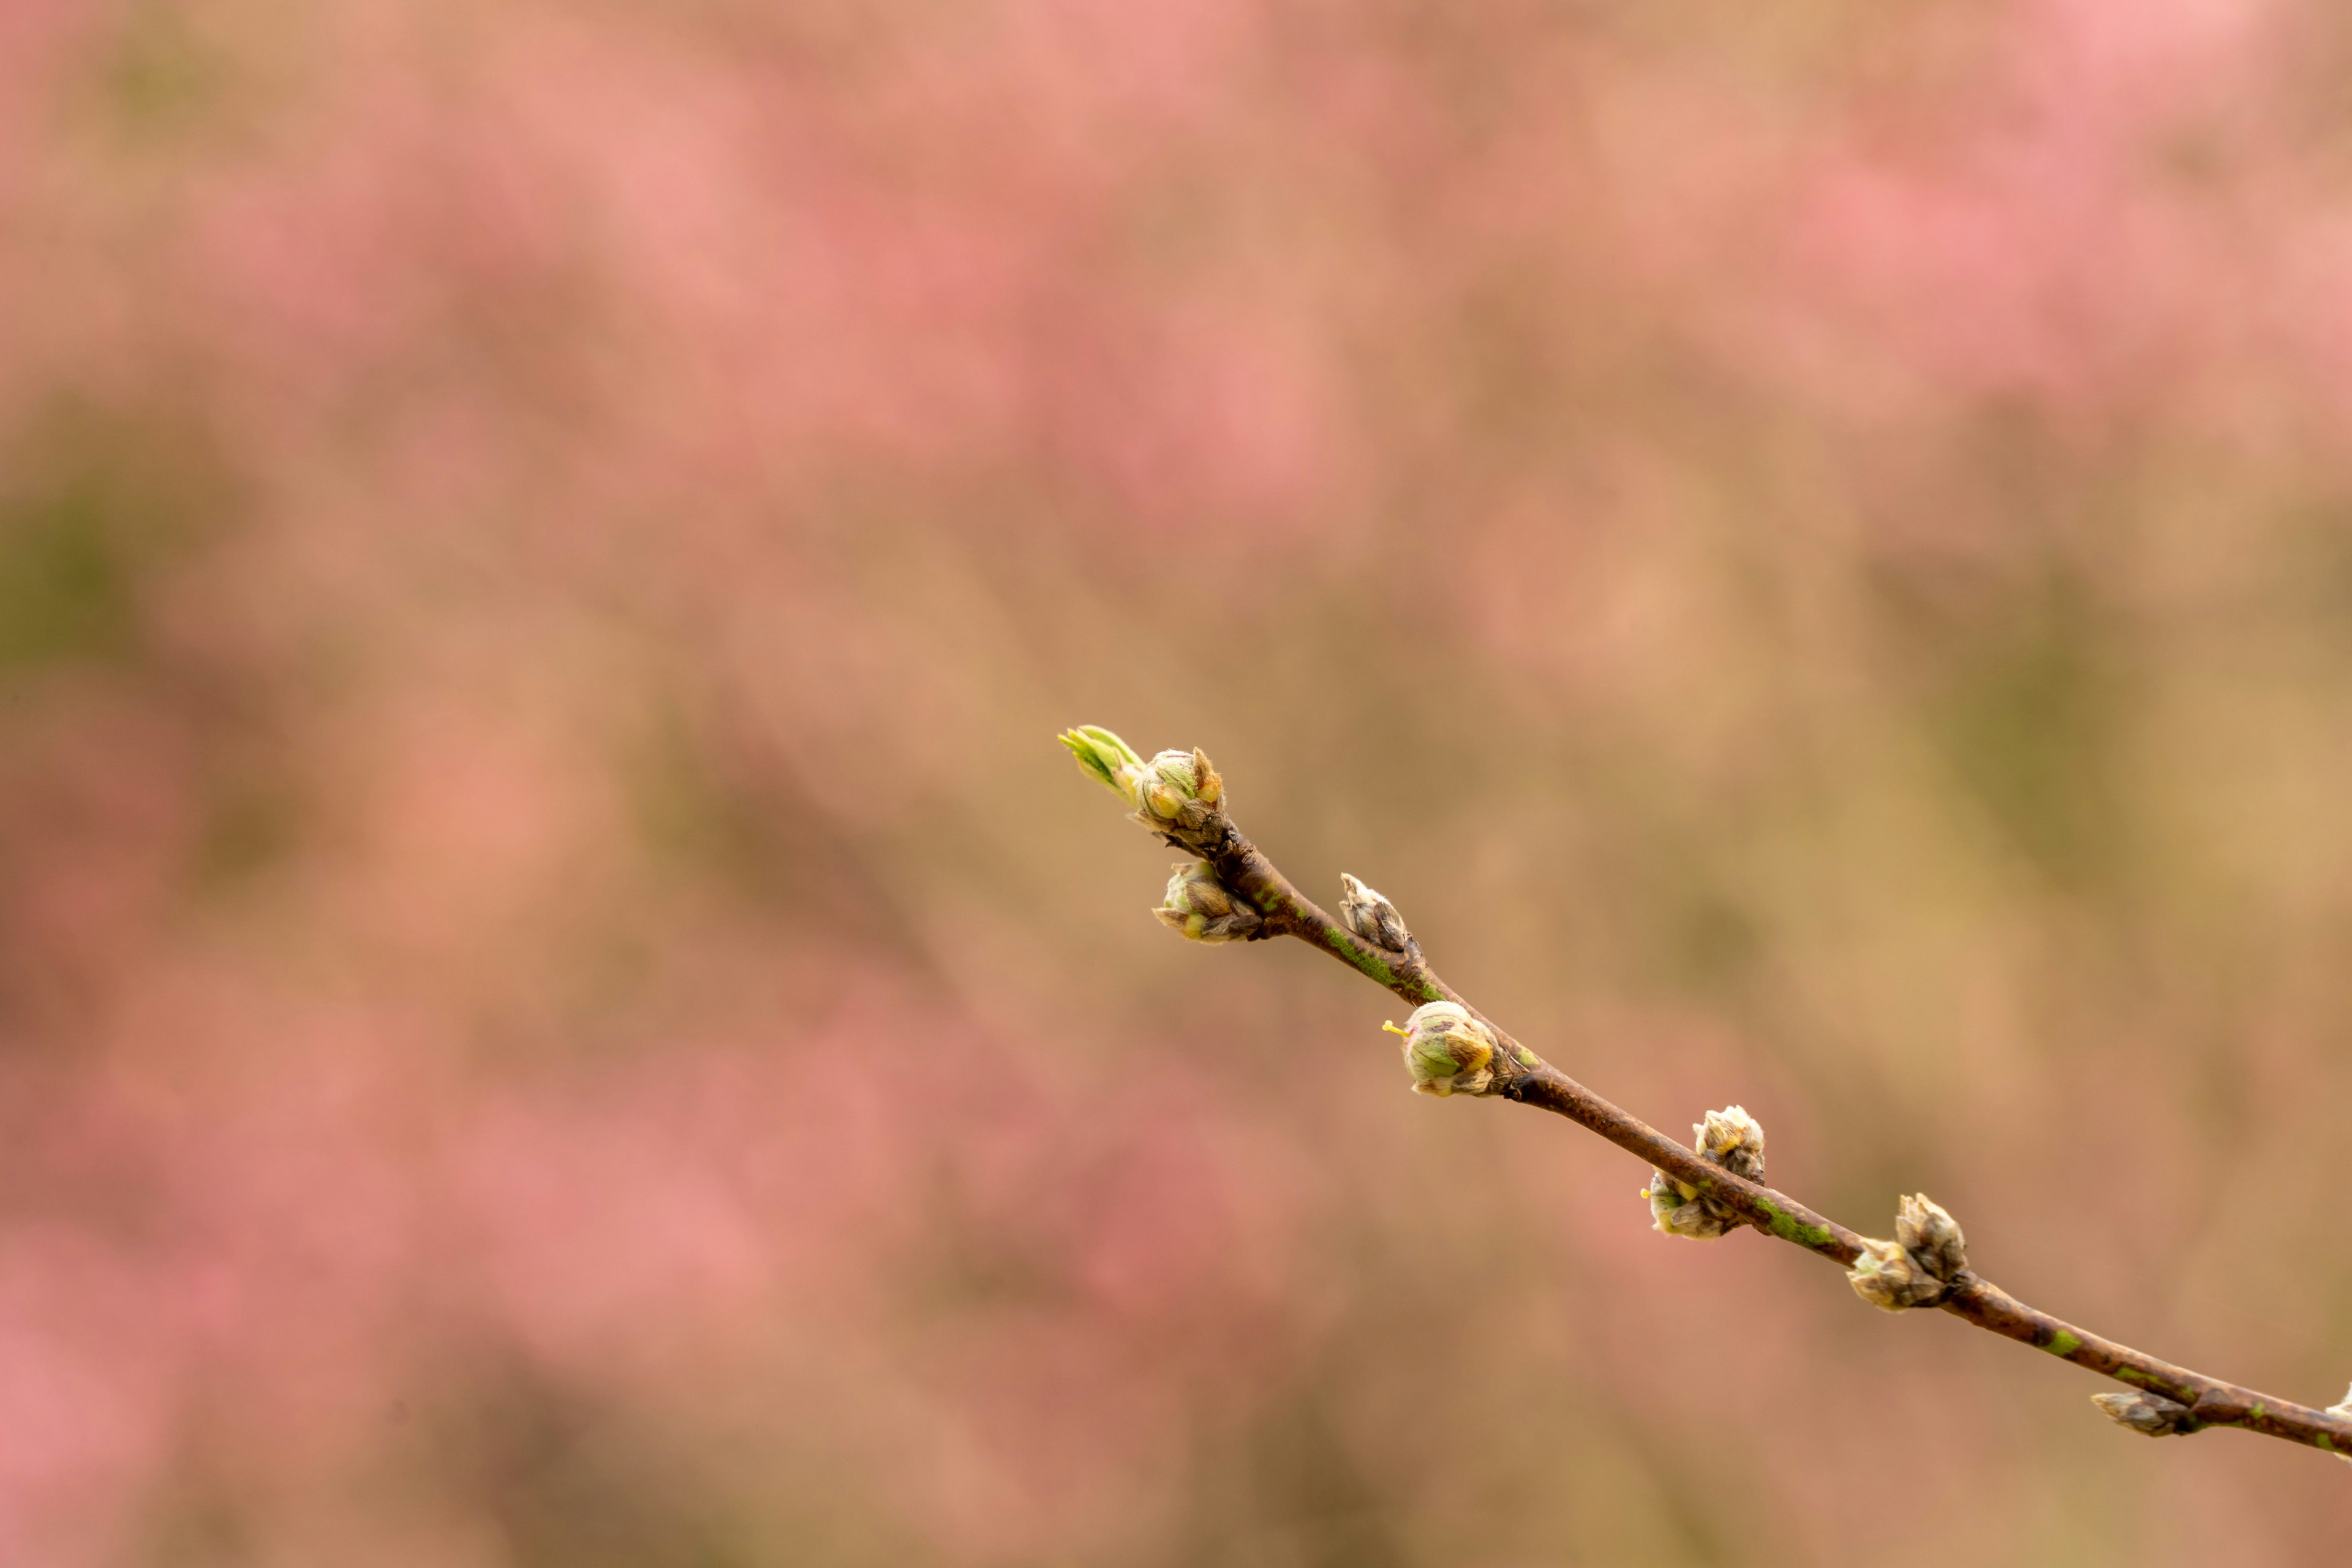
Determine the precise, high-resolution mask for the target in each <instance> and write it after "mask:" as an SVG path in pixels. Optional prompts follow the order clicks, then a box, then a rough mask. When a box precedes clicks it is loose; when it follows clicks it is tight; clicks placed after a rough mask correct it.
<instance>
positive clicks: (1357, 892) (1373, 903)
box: [1339, 871, 1412, 952]
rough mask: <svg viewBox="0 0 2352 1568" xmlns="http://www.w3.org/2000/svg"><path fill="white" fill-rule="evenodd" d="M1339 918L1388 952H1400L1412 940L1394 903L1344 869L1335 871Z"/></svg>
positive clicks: (1365, 938)
mask: <svg viewBox="0 0 2352 1568" xmlns="http://www.w3.org/2000/svg"><path fill="white" fill-rule="evenodd" d="M1339 920H1340V922H1341V923H1342V924H1344V925H1345V926H1346V927H1347V928H1348V929H1349V931H1353V932H1355V933H1356V934H1357V935H1358V936H1360V937H1362V938H1363V939H1364V940H1365V941H1366V942H1371V943H1373V944H1375V945H1376V946H1380V947H1384V948H1387V949H1388V950H1389V951H1390V952H1403V951H1404V950H1405V946H1406V944H1407V943H1409V942H1412V933H1411V932H1410V931H1406V930H1405V929H1404V917H1403V916H1402V915H1401V914H1399V913H1397V909H1396V906H1395V905H1394V904H1392V903H1391V902H1389V901H1388V899H1387V898H1386V896H1385V895H1383V894H1381V893H1380V892H1378V891H1376V890H1375V889H1370V888H1367V887H1366V886H1364V884H1363V883H1361V882H1359V881H1358V880H1356V879H1355V878H1353V877H1350V876H1349V875H1348V874H1347V873H1346V872H1345V871H1342V872H1340V873H1339Z"/></svg>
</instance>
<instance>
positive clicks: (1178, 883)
mask: <svg viewBox="0 0 2352 1568" xmlns="http://www.w3.org/2000/svg"><path fill="white" fill-rule="evenodd" d="M1151 912H1152V913H1153V914H1155V915H1157V916H1159V917H1160V924H1162V925H1164V926H1166V927H1168V928H1169V929H1170V930H1171V931H1179V932H1181V933H1182V934H1183V937H1184V939H1185V940H1186V941H1187V942H1241V941H1244V940H1246V939H1247V938H1248V937H1249V936H1250V935H1251V933H1252V932H1254V931H1256V930H1257V929H1258V926H1259V925H1260V924H1261V923H1262V922H1261V921H1260V920H1259V918H1258V913H1257V911H1256V910H1253V909H1251V908H1250V907H1249V906H1248V905H1247V904H1245V903H1243V902H1242V901H1241V900H1237V899H1235V898H1234V896H1233V895H1232V894H1231V893H1229V892H1227V891H1226V890H1225V887H1224V884H1223V883H1222V882H1220V881H1218V880H1217V868H1215V867H1213V866H1212V865H1210V864H1209V863H1208V862H1207V861H1206V860H1179V861H1178V862H1177V863H1176V874H1175V875H1174V876H1172V877H1171V878H1169V879H1168V891H1167V893H1166V895H1165V896H1164V897H1163V899H1162V900H1161V902H1160V908H1158V909H1156V910H1152V911H1151Z"/></svg>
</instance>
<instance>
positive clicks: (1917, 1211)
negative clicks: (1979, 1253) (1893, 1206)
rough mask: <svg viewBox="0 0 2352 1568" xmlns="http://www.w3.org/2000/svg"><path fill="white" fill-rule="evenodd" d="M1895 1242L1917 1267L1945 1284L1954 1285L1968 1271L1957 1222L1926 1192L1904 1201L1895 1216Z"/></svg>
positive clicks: (1967, 1262)
mask: <svg viewBox="0 0 2352 1568" xmlns="http://www.w3.org/2000/svg"><path fill="white" fill-rule="evenodd" d="M1895 1240H1897V1241H1899V1242H1901V1243H1902V1244H1903V1249H1904V1250H1905V1251H1906V1252H1908V1253H1909V1254H1910V1255H1911V1257H1912V1259H1913V1260H1914V1261H1915V1262H1916V1263H1917V1264H1918V1265H1919V1267H1920V1268H1924V1269H1926V1270H1927V1272H1928V1273H1929V1274H1930V1275H1932V1276H1934V1277H1935V1278H1936V1279H1940V1280H1942V1281H1943V1282H1944V1283H1945V1284H1947V1285H1951V1284H1957V1283H1958V1280H1959V1278H1960V1275H1961V1274H1962V1273H1963V1272H1964V1271H1966V1269H1967V1268H1968V1266H1969V1253H1968V1244H1967V1242H1966V1241H1965V1240H1964V1239H1963V1238H1962V1237H1961V1236H1960V1222H1959V1221H1958V1220H1956V1219H1954V1218H1953V1217H1952V1216H1951V1215H1949V1214H1948V1213H1947V1212H1946V1211H1945V1209H1944V1206H1943V1205H1941V1204H1938V1203H1937V1202H1936V1200H1935V1199H1933V1198H1931V1197H1929V1196H1928V1195H1927V1194H1925V1193H1914V1194H1911V1195H1910V1196H1909V1197H1906V1198H1905V1199H1904V1200H1903V1202H1902V1205H1901V1207H1900V1208H1899V1209H1898V1210H1897V1212H1896V1214H1895Z"/></svg>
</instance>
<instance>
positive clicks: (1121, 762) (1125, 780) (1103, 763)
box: [1061, 724, 1144, 805]
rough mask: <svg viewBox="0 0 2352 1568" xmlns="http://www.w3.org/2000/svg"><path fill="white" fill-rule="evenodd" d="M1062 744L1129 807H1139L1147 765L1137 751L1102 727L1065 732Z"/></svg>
mask: <svg viewBox="0 0 2352 1568" xmlns="http://www.w3.org/2000/svg"><path fill="white" fill-rule="evenodd" d="M1061 742H1062V744H1064V745H1065V746H1067V747H1068V748H1069V749H1070V754H1071V755H1072V756H1074V757H1076V758H1077V760H1078V765H1079V766H1080V767H1082V768H1084V769H1086V770H1087V772H1088V773H1092V774H1093V775H1094V776H1095V777H1096V778H1097V779H1099V780H1101V781H1102V783H1104V784H1107V785H1108V786H1109V787H1110V788H1111V789H1113V790H1115V791H1117V792H1118V795H1119V797H1120V798H1121V799H1123V800H1125V801H1126V802H1127V804H1128V805H1137V804H1138V802H1139V793H1138V785H1139V783H1140V781H1141V779H1142V777H1143V771H1144V763H1143V759H1142V758H1141V757H1139V756H1137V755H1136V754H1135V748H1134V747H1132V746H1130V745H1129V744H1128V743H1127V742H1125V741H1122V740H1120V739H1119V738H1118V736H1117V735H1114V734H1112V733H1111V732H1110V731H1108V730H1106V729H1104V728H1103V727H1102V726H1101V725H1099V724H1081V725H1079V726H1078V727H1077V728H1076V729H1075V730H1065V731H1062V734H1061Z"/></svg>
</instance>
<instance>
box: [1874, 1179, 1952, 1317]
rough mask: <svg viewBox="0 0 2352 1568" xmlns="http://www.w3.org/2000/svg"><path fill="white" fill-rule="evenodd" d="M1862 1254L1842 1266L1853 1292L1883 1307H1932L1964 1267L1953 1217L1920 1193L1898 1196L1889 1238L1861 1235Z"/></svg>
mask: <svg viewBox="0 0 2352 1568" xmlns="http://www.w3.org/2000/svg"><path fill="white" fill-rule="evenodd" d="M1862 1246H1863V1254H1862V1256H1861V1257H1860V1258H1856V1259H1855V1260H1854V1264H1853V1268H1849V1269H1847V1270H1846V1283H1848V1284H1850V1285H1852V1286H1853V1292H1854V1294H1855V1295H1857V1296H1859V1297H1861V1298H1862V1299H1863V1300H1865V1301H1867V1302H1869V1303H1870V1304H1871V1305H1872V1306H1874V1307H1877V1308H1879V1309H1881V1310H1885V1311H1889V1312H1900V1311H1904V1310H1906V1309H1908V1308H1912V1307H1932V1306H1934V1305H1935V1304H1936V1303H1937V1302H1938V1301H1940V1300H1943V1299H1944V1298H1945V1297H1946V1296H1948V1295H1949V1294H1951V1290H1952V1287H1953V1286H1955V1285H1957V1284H1958V1283H1959V1281H1960V1276H1961V1275H1962V1274H1964V1273H1966V1272H1967V1270H1968V1267H1969V1254H1968V1245H1967V1242H1966V1241H1965V1240H1964V1239H1963V1238H1962V1237H1961V1235H1960V1225H1959V1222H1958V1220H1956V1219H1954V1218H1953V1217H1952V1216H1951V1215H1949V1214H1948V1213H1946V1212H1945V1210H1944V1208H1943V1206H1942V1205H1939V1204H1937V1203H1936V1202H1935V1201H1934V1200H1933V1199H1931V1198H1929V1197H1928V1196H1927V1194H1925V1193H1916V1194H1912V1195H1911V1196H1909V1197H1906V1198H1905V1199H1904V1200H1903V1203H1902V1206H1901V1208H1900V1210H1899V1212H1898V1213H1897V1214H1896V1215H1895V1239H1894V1240H1893V1241H1874V1240H1871V1239H1869V1238H1867V1237H1865V1238H1864V1241H1863V1244H1862Z"/></svg>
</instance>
